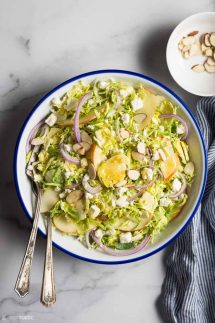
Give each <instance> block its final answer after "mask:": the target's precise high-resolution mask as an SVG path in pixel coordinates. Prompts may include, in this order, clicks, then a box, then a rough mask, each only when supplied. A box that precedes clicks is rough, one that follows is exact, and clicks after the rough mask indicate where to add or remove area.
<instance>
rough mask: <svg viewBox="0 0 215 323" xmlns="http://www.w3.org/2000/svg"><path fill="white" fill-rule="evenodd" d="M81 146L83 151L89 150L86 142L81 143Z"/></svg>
mask: <svg viewBox="0 0 215 323" xmlns="http://www.w3.org/2000/svg"><path fill="white" fill-rule="evenodd" d="M81 146H82V147H83V148H84V149H85V151H88V150H90V146H91V145H90V144H88V142H81Z"/></svg>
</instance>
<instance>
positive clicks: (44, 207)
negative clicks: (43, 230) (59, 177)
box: [40, 190, 59, 213]
mask: <svg viewBox="0 0 215 323" xmlns="http://www.w3.org/2000/svg"><path fill="white" fill-rule="evenodd" d="M58 200H59V197H58V193H57V192H55V191H54V190H46V191H44V192H43V193H42V197H41V206H40V212H41V213H46V212H49V211H50V210H51V208H52V207H53V206H54V205H55V203H57V201H58Z"/></svg>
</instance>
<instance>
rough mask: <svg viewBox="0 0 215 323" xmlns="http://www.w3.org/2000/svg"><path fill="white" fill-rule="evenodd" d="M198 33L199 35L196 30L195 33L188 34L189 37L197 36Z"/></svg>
mask: <svg viewBox="0 0 215 323" xmlns="http://www.w3.org/2000/svg"><path fill="white" fill-rule="evenodd" d="M198 33H199V32H198V30H194V31H191V32H190V33H189V34H187V36H195V35H197V34H198Z"/></svg>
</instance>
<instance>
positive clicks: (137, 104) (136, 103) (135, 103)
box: [131, 98, 143, 111]
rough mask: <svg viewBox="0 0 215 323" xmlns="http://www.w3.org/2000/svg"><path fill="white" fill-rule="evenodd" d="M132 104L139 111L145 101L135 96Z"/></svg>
mask: <svg viewBox="0 0 215 323" xmlns="http://www.w3.org/2000/svg"><path fill="white" fill-rule="evenodd" d="M131 106H132V108H133V110H134V111H137V110H139V109H141V108H142V107H143V101H142V100H141V99H140V98H134V99H133V100H132V101H131Z"/></svg>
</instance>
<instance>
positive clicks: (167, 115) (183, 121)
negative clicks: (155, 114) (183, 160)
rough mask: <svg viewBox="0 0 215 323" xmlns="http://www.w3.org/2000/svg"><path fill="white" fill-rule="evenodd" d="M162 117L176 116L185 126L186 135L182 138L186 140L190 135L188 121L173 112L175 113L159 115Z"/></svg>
mask: <svg viewBox="0 0 215 323" xmlns="http://www.w3.org/2000/svg"><path fill="white" fill-rule="evenodd" d="M159 118H160V119H166V118H167V119H168V118H175V119H177V120H178V121H180V122H181V123H182V125H183V126H184V135H183V136H182V137H181V139H182V140H185V139H186V138H187V136H188V133H189V128H188V125H187V123H186V121H185V120H184V119H183V118H182V117H180V116H178V115H177V114H173V113H167V114H161V115H160V116H159Z"/></svg>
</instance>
